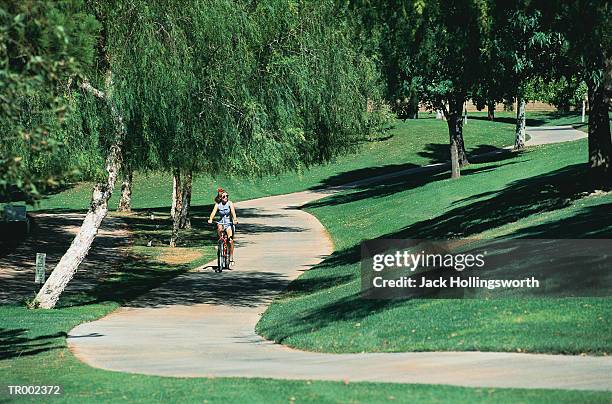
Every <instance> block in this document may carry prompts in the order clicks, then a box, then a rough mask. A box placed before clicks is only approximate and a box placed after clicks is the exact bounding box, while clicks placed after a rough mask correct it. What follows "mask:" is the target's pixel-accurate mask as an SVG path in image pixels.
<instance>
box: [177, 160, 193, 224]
mask: <svg viewBox="0 0 612 404" xmlns="http://www.w3.org/2000/svg"><path fill="white" fill-rule="evenodd" d="M191 179H192V178H191V170H188V171H186V172H185V173H184V175H183V189H182V192H181V193H182V200H181V210H180V216H179V228H181V229H190V228H191V220H190V219H189V209H190V208H191V183H192V182H191Z"/></svg>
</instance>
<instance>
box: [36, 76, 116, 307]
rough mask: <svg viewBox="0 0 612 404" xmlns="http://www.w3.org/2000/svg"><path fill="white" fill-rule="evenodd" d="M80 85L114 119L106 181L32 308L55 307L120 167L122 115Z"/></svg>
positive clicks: (92, 235)
mask: <svg viewBox="0 0 612 404" xmlns="http://www.w3.org/2000/svg"><path fill="white" fill-rule="evenodd" d="M111 83H112V81H111V79H110V76H109V79H108V86H107V90H108V88H110V86H111ZM81 87H82V88H83V89H85V90H86V91H89V92H90V93H92V94H94V95H95V96H96V97H98V98H102V99H104V100H105V101H106V102H107V104H108V106H109V108H110V112H111V117H112V120H113V132H114V141H113V145H112V146H111V148H110V150H109V153H108V156H107V157H106V172H107V176H106V181H105V182H103V183H98V184H96V185H95V186H94V189H93V194H92V198H91V205H90V207H89V210H88V211H87V214H86V215H85V219H84V220H83V224H82V225H81V228H80V229H79V231H78V233H77V234H76V236H75V237H74V240H72V244H70V247H69V248H68V251H66V253H65V254H64V256H63V257H62V258H61V259H60V261H59V263H58V264H57V266H56V267H55V268H54V269H53V272H52V273H51V275H50V276H49V279H47V281H46V282H45V284H44V285H43V287H42V288H41V289H40V291H39V292H38V294H37V295H36V298H35V299H34V302H33V303H32V307H40V308H43V309H52V308H53V307H55V305H56V303H57V301H58V300H59V298H60V295H61V294H62V292H63V291H64V289H65V288H66V285H68V282H70V280H72V278H73V277H74V274H75V273H76V270H77V269H78V267H79V265H80V264H81V262H82V261H83V259H84V258H85V256H87V253H88V251H89V249H90V247H91V244H92V243H93V241H94V239H95V237H96V235H97V234H98V229H99V227H100V224H101V223H102V220H103V219H104V217H105V216H106V214H107V212H108V200H109V199H110V197H111V195H112V193H113V189H114V187H115V182H116V180H117V175H118V173H119V170H120V169H121V153H122V152H121V147H122V145H123V139H124V138H125V135H126V128H125V124H124V122H123V117H122V116H121V115H120V114H119V111H118V110H117V108H116V106H115V105H114V104H113V103H112V101H111V100H109V99H108V97H107V96H106V95H105V93H103V92H102V91H100V90H96V89H94V88H93V87H91V85H89V83H88V82H87V81H85V82H83V84H82V85H81ZM107 93H108V92H107Z"/></svg>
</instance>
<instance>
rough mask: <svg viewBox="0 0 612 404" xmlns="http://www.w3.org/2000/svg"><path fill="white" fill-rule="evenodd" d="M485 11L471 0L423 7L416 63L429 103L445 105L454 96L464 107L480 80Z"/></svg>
mask: <svg viewBox="0 0 612 404" xmlns="http://www.w3.org/2000/svg"><path fill="white" fill-rule="evenodd" d="M482 13H483V10H482V8H481V5H480V3H479V2H477V1H472V0H460V1H451V2H443V1H440V2H430V3H427V4H426V6H425V7H424V12H423V21H422V27H421V28H420V31H421V41H420V44H419V53H418V55H417V63H416V65H417V66H418V76H419V84H420V92H421V96H422V99H423V101H425V102H426V103H427V104H428V105H429V106H430V107H433V108H438V109H442V106H443V105H444V103H445V101H446V100H450V99H452V100H453V101H454V103H455V104H458V105H459V108H461V107H460V106H461V105H462V104H463V101H464V100H465V98H466V97H467V95H468V93H469V92H470V91H471V90H472V88H473V87H474V85H475V83H476V82H477V81H478V80H479V78H480V74H481V71H480V69H479V67H480V66H479V62H480V49H481V41H482V35H481V30H482V27H483V24H482ZM460 112H462V111H460Z"/></svg>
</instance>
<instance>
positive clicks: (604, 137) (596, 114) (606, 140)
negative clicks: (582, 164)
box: [587, 82, 612, 172]
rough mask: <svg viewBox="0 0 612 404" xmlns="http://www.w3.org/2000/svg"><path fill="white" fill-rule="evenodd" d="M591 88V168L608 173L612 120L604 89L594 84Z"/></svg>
mask: <svg viewBox="0 0 612 404" xmlns="http://www.w3.org/2000/svg"><path fill="white" fill-rule="evenodd" d="M587 85H588V88H589V164H590V166H591V168H593V169H595V170H598V171H604V172H607V171H609V170H610V163H611V161H612V142H611V140H610V118H609V116H608V111H609V108H608V104H607V103H606V100H605V94H604V87H603V86H602V85H597V84H595V83H593V82H589V83H587Z"/></svg>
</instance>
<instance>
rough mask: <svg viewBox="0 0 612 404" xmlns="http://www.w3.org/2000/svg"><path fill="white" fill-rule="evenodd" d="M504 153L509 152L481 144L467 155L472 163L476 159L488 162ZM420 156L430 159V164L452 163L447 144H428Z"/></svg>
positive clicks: (471, 149)
mask: <svg viewBox="0 0 612 404" xmlns="http://www.w3.org/2000/svg"><path fill="white" fill-rule="evenodd" d="M503 152H507V150H505V149H502V148H499V147H496V146H491V145H486V144H481V145H478V146H475V147H472V148H470V149H469V150H468V152H467V155H468V160H470V161H472V160H476V159H477V160H479V161H483V160H484V161H487V160H488V157H490V156H491V155H492V154H495V153H503ZM418 155H419V156H421V157H425V158H427V159H429V163H430V164H435V163H446V162H449V161H450V152H449V148H448V144H446V143H444V144H442V143H428V144H426V145H425V149H424V150H423V151H421V152H419V153H418ZM477 156H480V158H477Z"/></svg>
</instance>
